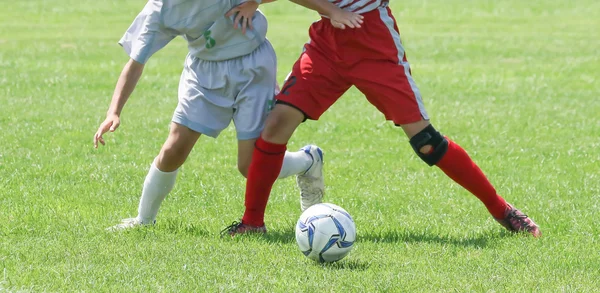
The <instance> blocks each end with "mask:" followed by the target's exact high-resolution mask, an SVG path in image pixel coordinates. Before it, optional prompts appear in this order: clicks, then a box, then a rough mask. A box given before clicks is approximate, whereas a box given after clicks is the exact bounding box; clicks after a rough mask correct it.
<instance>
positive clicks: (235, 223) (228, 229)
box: [221, 221, 242, 236]
mask: <svg viewBox="0 0 600 293" xmlns="http://www.w3.org/2000/svg"><path fill="white" fill-rule="evenodd" d="M241 225H242V222H241V221H240V222H238V221H233V223H231V225H229V226H227V227H225V229H223V230H222V231H221V236H223V235H227V234H229V233H230V232H234V231H235V230H237V229H238V227H240V226H241Z"/></svg>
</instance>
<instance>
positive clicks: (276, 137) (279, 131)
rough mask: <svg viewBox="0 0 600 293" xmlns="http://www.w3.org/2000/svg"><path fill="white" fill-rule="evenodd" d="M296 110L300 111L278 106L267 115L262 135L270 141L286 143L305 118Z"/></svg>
mask: <svg viewBox="0 0 600 293" xmlns="http://www.w3.org/2000/svg"><path fill="white" fill-rule="evenodd" d="M295 111H296V112H298V113H300V112H299V111H297V110H295V109H292V108H289V107H287V108H285V107H277V106H276V107H275V109H274V110H273V111H272V112H271V113H270V114H269V116H268V117H267V121H265V128H264V129H263V131H262V133H261V135H260V136H261V137H262V138H263V139H264V140H266V141H269V142H273V143H286V142H287V141H288V140H289V139H290V137H291V136H292V134H293V133H294V131H295V130H296V128H297V127H298V125H300V123H302V121H303V119H304V116H302V114H301V113H300V115H298V113H296V112H295Z"/></svg>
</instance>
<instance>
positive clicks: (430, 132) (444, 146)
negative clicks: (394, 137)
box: [410, 125, 448, 166]
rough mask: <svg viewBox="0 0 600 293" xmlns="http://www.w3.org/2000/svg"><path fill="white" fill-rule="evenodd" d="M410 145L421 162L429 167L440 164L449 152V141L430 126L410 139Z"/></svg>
mask: <svg viewBox="0 0 600 293" xmlns="http://www.w3.org/2000/svg"><path fill="white" fill-rule="evenodd" d="M410 145H411V146H412V148H413V150H414V151H415V153H417V155H418V156H419V158H421V160H423V161H424V162H425V163H427V164H428V165H429V166H433V165H435V164H436V163H437V162H439V161H440V160H441V159H442V157H443V156H444V154H446V151H447V150H448V140H447V139H446V138H445V137H443V136H442V135H441V134H440V133H439V132H438V131H437V130H435V128H433V125H429V126H427V127H425V128H424V129H423V130H421V131H420V132H419V133H417V134H416V135H415V136H413V137H412V138H411V139H410Z"/></svg>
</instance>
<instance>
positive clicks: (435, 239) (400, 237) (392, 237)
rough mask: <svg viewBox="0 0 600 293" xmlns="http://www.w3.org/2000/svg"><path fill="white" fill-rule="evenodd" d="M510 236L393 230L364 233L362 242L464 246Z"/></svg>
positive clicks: (501, 234) (486, 243) (476, 245)
mask: <svg viewBox="0 0 600 293" xmlns="http://www.w3.org/2000/svg"><path fill="white" fill-rule="evenodd" d="M507 236H510V234H509V233H495V232H494V233H493V232H486V233H483V234H477V235H470V236H464V237H457V236H452V235H440V234H432V233H431V232H427V231H407V230H391V231H377V232H370V233H363V234H362V235H359V237H358V238H359V239H358V240H359V241H360V242H373V243H433V244H442V245H453V246H462V247H486V246H488V244H489V243H488V242H489V241H490V240H494V239H499V238H504V237H507Z"/></svg>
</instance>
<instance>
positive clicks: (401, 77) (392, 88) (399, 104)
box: [350, 60, 429, 125]
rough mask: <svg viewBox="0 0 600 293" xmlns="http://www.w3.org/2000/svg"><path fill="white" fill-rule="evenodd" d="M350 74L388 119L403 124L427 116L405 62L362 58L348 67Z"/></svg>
mask: <svg viewBox="0 0 600 293" xmlns="http://www.w3.org/2000/svg"><path fill="white" fill-rule="evenodd" d="M350 76H351V80H352V81H353V83H354V85H355V86H356V87H357V88H358V89H359V90H360V91H361V92H362V93H363V94H364V95H365V96H366V97H367V100H368V101H369V102H370V103H371V104H373V105H374V106H375V107H376V108H377V109H378V110H379V111H380V112H381V113H383V114H384V115H385V118H386V119H387V120H391V121H393V122H394V123H395V124H398V125H403V124H410V123H414V122H418V121H421V120H428V119H429V117H428V115H427V111H426V110H425V105H424V103H423V99H422V97H421V92H420V91H419V88H418V87H417V85H416V82H415V81H414V79H413V78H412V75H411V73H410V68H409V65H408V63H407V62H401V63H400V64H396V63H394V62H390V61H385V60H365V61H362V62H360V63H359V64H357V65H356V66H355V67H354V68H353V69H352V70H351V72H350Z"/></svg>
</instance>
